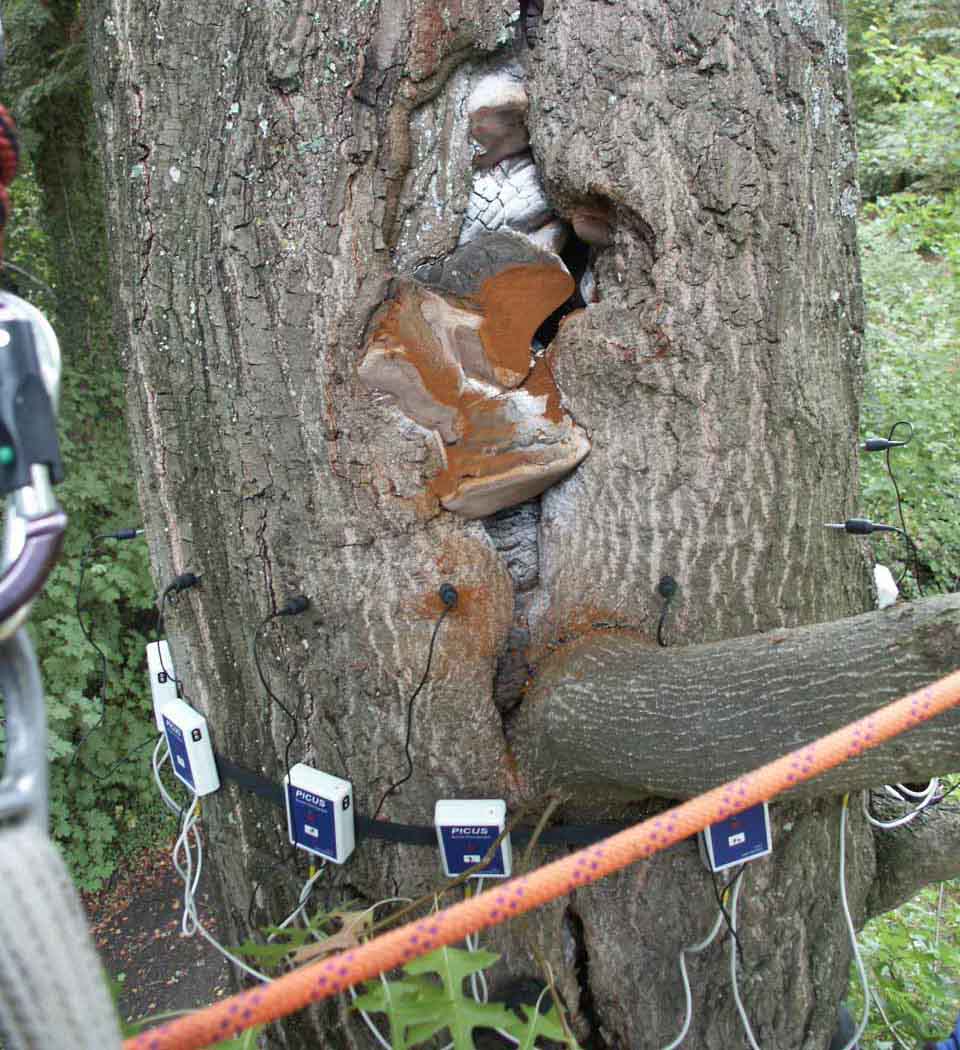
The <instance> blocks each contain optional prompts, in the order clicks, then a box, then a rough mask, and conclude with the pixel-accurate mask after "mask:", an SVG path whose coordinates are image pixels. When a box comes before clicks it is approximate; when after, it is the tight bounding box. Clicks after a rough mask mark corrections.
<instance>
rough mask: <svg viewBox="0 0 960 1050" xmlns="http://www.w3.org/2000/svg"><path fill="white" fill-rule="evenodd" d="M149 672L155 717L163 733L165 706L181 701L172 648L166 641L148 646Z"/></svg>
mask: <svg viewBox="0 0 960 1050" xmlns="http://www.w3.org/2000/svg"><path fill="white" fill-rule="evenodd" d="M147 670H148V671H149V672H150V692H151V693H152V694H153V717H154V720H155V721H156V723H157V730H158V731H159V732H161V733H162V732H163V731H164V730H163V713H162V712H163V705H164V704H166V703H169V702H170V701H171V700H179V699H180V698H179V696H178V695H177V676H176V674H175V673H174V670H173V660H172V659H171V658H170V646H169V645H167V643H166V642H165V641H162V642H151V643H150V644H149V645H148V646H147Z"/></svg>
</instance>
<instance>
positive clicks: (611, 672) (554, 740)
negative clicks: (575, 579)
mask: <svg viewBox="0 0 960 1050" xmlns="http://www.w3.org/2000/svg"><path fill="white" fill-rule="evenodd" d="M958 666H960V595H951V596H948V597H942V598H930V599H926V600H924V601H919V602H914V603H911V604H909V605H899V606H896V607H894V608H891V609H887V610H884V611H882V612H873V613H866V614H863V615H861V616H855V617H851V618H848V619H845V620H838V621H835V622H833V623H827V624H818V625H815V626H812V627H797V628H793V629H790V630H780V631H774V632H768V633H765V634H758V635H753V636H750V637H747V638H738V639H734V640H728V641H724V642H717V643H712V644H708V645H692V646H675V647H668V648H665V649H660V648H656V647H652V646H651V645H650V644H649V643H647V642H645V641H642V640H638V639H637V638H635V637H633V638H632V637H629V636H626V635H623V634H617V633H613V632H606V631H602V630H598V631H596V632H595V633H593V634H592V635H591V636H589V637H585V638H583V639H581V640H580V641H578V642H576V643H574V644H572V645H570V646H561V647H559V648H558V649H557V650H556V651H555V652H554V653H553V654H552V656H551V657H550V658H549V659H548V660H546V661H545V662H544V664H543V667H542V670H541V673H540V674H539V676H538V677H537V679H536V680H535V682H534V683H533V684H532V686H531V687H530V689H529V691H528V694H527V698H526V700H525V701H524V703H523V704H522V705H521V707H520V708H519V710H518V713H517V715H516V717H515V719H514V721H513V723H512V726H511V738H512V740H513V744H514V748H515V750H516V753H517V757H518V758H519V760H520V761H521V762H522V763H523V765H524V766H525V767H526V768H529V769H530V770H535V771H536V773H535V775H534V777H533V779H534V783H550V784H561V785H564V786H567V787H571V788H574V787H575V788H578V789H584V788H587V787H589V786H591V785H593V786H597V785H603V786H604V787H605V788H607V789H613V790H615V791H617V792H620V793H623V794H625V795H627V796H632V797H637V796H642V795H644V794H652V795H665V796H668V797H672V798H682V797H688V796H692V795H695V794H698V793H699V792H701V791H704V790H706V789H707V788H710V787H714V786H715V785H717V784H720V783H723V782H725V781H727V780H731V779H733V778H734V777H737V776H739V775H740V774H742V773H744V772H747V771H748V770H750V769H752V768H755V767H757V766H760V765H762V764H763V763H765V762H769V761H771V760H773V759H774V758H777V757H779V756H780V755H782V754H785V753H787V752H789V751H792V750H794V749H795V748H798V747H801V746H802V745H803V744H806V743H809V742H810V741H812V740H815V739H816V738H818V737H820V736H823V735H825V734H826V733H829V732H832V731H833V730H835V729H839V728H840V727H841V726H843V725H845V724H846V723H848V722H851V721H853V720H854V719H857V718H860V717H862V716H864V715H867V714H869V713H870V712H871V711H873V710H875V709H876V708H878V707H880V706H882V705H883V704H884V703H887V702H889V701H890V700H895V699H897V698H898V697H899V696H901V695H903V694H904V693H907V692H910V691H912V690H914V689H918V688H920V687H921V686H923V685H925V684H927V683H928V682H931V681H933V680H934V679H936V678H938V677H941V676H942V675H944V674H947V673H948V672H950V671H953V670H955V669H956V668H957V667H958ZM956 769H960V710H957V709H955V710H954V711H952V712H950V713H948V714H945V715H942V716H941V717H939V718H937V719H934V720H933V721H931V722H928V723H926V724H925V725H923V726H921V727H919V728H917V729H915V730H912V731H911V732H910V733H909V734H907V735H905V736H903V737H900V738H898V739H897V740H894V741H891V742H890V743H888V744H885V745H883V746H881V747H879V748H876V749H875V750H871V751H868V752H866V753H864V754H863V755H861V756H860V757H858V758H856V759H855V760H853V761H851V762H848V763H845V764H844V765H842V766H840V767H838V768H837V769H834V770H832V771H830V772H828V773H825V774H824V775H823V776H821V777H818V778H817V779H816V780H814V781H811V782H809V783H808V784H806V785H803V786H802V787H799V788H797V789H796V791H794V792H791V795H797V796H817V795H829V794H836V793H838V792H842V791H846V790H853V789H856V788H863V787H869V786H875V785H877V784H883V783H894V782H896V781H904V780H906V781H912V780H923V779H926V778H928V777H929V776H931V775H933V774H936V773H949V772H952V771H954V770H956Z"/></svg>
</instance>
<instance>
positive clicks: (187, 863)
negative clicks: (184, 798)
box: [173, 793, 272, 984]
mask: <svg viewBox="0 0 960 1050" xmlns="http://www.w3.org/2000/svg"><path fill="white" fill-rule="evenodd" d="M199 803H200V798H199V796H198V795H197V794H196V793H194V794H193V799H192V801H191V803H190V806H189V808H188V809H187V812H186V814H185V815H184V819H183V828H182V830H181V832H180V835H179V836H178V838H177V841H176V843H175V844H174V847H173V866H174V868H175V869H176V871H177V874H178V875H179V876H180V878H181V879H183V917H182V919H181V924H180V928H181V930H182V932H183V934H184V936H186V937H192V936H193V935H194V933H196V932H198V931H199V933H200V935H201V936H202V937H203V938H204V939H205V940H206V941H207V942H208V943H209V944H210V945H211V946H212V947H214V948H215V949H216V950H217V951H218V952H219V953H220V954H221V955H222V956H223V957H224V958H225V959H228V960H229V961H230V962H232V963H233V964H234V966H238V967H239V968H240V969H241V970H243V971H244V973H247V974H249V975H250V976H251V977H255V978H256V979H257V980H258V981H263V982H265V983H267V984H269V983H270V981H271V980H272V978H270V977H267V976H266V974H262V973H260V971H259V970H255V969H253V967H252V966H248V965H247V964H246V963H245V962H244V961H243V960H242V959H240V958H238V957H237V956H236V955H234V954H233V953H232V952H229V951H227V949H226V948H224V946H223V945H222V944H221V943H220V942H219V941H218V940H217V939H216V938H215V937H214V936H213V935H212V934H211V933H210V932H209V931H208V930H207V928H206V927H205V926H204V925H203V923H202V922H201V921H200V917H199V915H198V914H197V905H196V896H195V895H196V892H197V886H198V884H199V882H200V873H201V871H202V870H203V842H202V840H201V838H200V834H199V832H198V831H197V827H196V825H197V808H198V806H199ZM191 832H192V833H193V840H194V843H195V844H196V849H197V867H196V872H194V870H193V851H192V850H191V848H190V834H191ZM181 851H182V852H183V855H184V860H183V863H182V864H181V862H180V853H181Z"/></svg>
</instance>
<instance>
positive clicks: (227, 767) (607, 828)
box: [214, 752, 630, 846]
mask: <svg viewBox="0 0 960 1050" xmlns="http://www.w3.org/2000/svg"><path fill="white" fill-rule="evenodd" d="M214 756H215V758H216V760H217V768H218V769H219V771H220V779H221V780H232V781H233V782H234V783H235V784H237V785H238V786H239V787H241V788H242V789H243V790H244V791H249V792H251V793H252V794H254V795H258V796H259V797H260V798H263V799H266V800H267V801H268V802H272V803H273V804H274V805H275V806H276V807H277V808H278V809H283V808H284V801H283V787H282V786H281V785H280V784H277V783H276V782H275V781H273V780H268V779H267V778H266V777H263V776H261V775H260V774H259V773H254V772H253V771H252V770H250V769H245V768H244V767H243V766H238V765H237V764H236V762H231V761H230V759H229V758H225V757H224V756H223V755H221V754H219V753H218V752H214ZM629 826H630V825H628V824H557V825H555V826H553V827H549V828H544V830H543V831H542V832H540V836H539V838H538V839H537V844H538V845H540V846H592V845H593V843H594V842H600V841H601V839H605V838H608V837H609V836H610V835H614V834H616V833H617V832H618V831H623V829H624V828H627V827H629ZM354 830H355V832H356V839H357V842H358V843H360V842H362V841H363V840H364V839H380V840H382V841H383V842H401V843H404V844H405V845H408V846H436V845H437V830H436V828H435V827H433V825H432V824H431V825H423V824H398V823H397V822H396V821H393V820H371V819H370V817H363V816H360V815H359V814H357V815H356V816H355V817H354ZM533 832H534V829H533V828H530V827H520V828H514V829H513V831H511V833H510V837H511V839H512V840H513V841H514V842H515V843H517V845H520V846H522V845H523V844H524V843H526V842H529V841H530V839H531V838H532V837H533Z"/></svg>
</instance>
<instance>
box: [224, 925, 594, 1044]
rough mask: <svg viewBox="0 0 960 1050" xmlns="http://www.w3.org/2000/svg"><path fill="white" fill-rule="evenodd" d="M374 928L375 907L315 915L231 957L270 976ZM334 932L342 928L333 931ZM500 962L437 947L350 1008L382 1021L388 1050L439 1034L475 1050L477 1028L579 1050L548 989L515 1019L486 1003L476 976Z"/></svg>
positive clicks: (274, 930) (367, 988) (271, 931)
mask: <svg viewBox="0 0 960 1050" xmlns="http://www.w3.org/2000/svg"><path fill="white" fill-rule="evenodd" d="M372 924H373V909H371V908H367V909H365V910H362V911H356V910H350V908H349V906H347V907H343V908H339V909H337V910H336V911H333V912H320V913H318V914H317V915H315V916H314V917H313V918H312V919H310V920H308V922H307V923H306V926H305V927H297V926H287V927H279V926H274V927H269V928H268V929H266V930H264V931H263V932H264V934H265V935H266V936H267V938H268V940H267V943H255V942H253V941H247V942H246V943H244V944H242V945H240V947H238V948H235V949H234V951H235V952H236V954H238V955H242V956H244V957H246V958H248V959H250V960H251V961H252V962H253V964H254V965H256V966H258V967H259V968H260V969H261V970H263V971H265V972H267V973H280V972H282V971H283V969H285V968H286V965H287V964H288V963H293V964H297V963H304V962H307V961H309V959H310V958H313V957H316V955H318V954H321V953H323V952H324V951H325V950H328V951H333V950H335V949H336V950H340V949H346V948H350V947H354V946H355V945H356V944H358V943H360V941H361V940H362V939H364V938H365V937H367V936H368V935H369V934H370V933H372ZM332 926H338V927H339V929H338V930H337V931H336V932H334V933H330V932H328V931H329V930H330V929H331V927H332ZM498 959H499V956H498V955H495V954H493V953H492V952H486V951H480V950H477V951H464V950H463V949H460V948H446V947H444V948H439V949H437V951H435V952H431V953H430V954H429V955H425V956H423V957H421V958H419V959H414V960H413V961H412V962H410V963H408V964H407V966H406V967H405V968H404V970H403V971H402V973H401V975H400V976H399V977H397V978H395V979H393V980H391V979H389V978H388V977H386V976H383V977H382V978H381V980H380V981H379V982H378V983H376V982H373V983H370V984H367V985H364V986H362V987H361V994H359V995H358V996H357V998H356V1000H355V1001H354V1004H353V1006H354V1009H356V1010H365V1011H366V1012H367V1013H382V1014H384V1015H386V1019H387V1025H388V1028H389V1035H388V1039H389V1042H390V1045H391V1047H392V1048H393V1050H408V1048H410V1047H413V1046H417V1045H418V1044H420V1043H424V1042H426V1041H427V1040H429V1039H431V1038H432V1037H433V1036H435V1035H437V1034H438V1033H440V1032H443V1031H447V1032H449V1038H450V1039H451V1040H452V1041H453V1046H454V1050H473V1048H474V1040H473V1031H474V1029H476V1028H498V1029H501V1030H502V1031H505V1032H509V1033H510V1034H511V1035H513V1036H514V1037H515V1038H516V1039H517V1040H519V1045H520V1050H533V1047H534V1046H535V1045H536V1043H537V1040H538V1039H545V1040H550V1041H551V1042H555V1043H563V1044H565V1045H567V1046H569V1047H570V1050H578V1047H577V1045H576V1043H575V1042H574V1041H573V1039H572V1037H571V1036H569V1035H568V1033H567V1030H566V1028H565V1026H564V1024H563V1023H562V1022H561V1020H560V1019H559V1018H558V1016H557V1011H556V1008H555V1007H554V1006H553V1004H552V1000H551V997H550V993H549V991H547V990H546V989H545V990H544V993H543V995H542V996H541V999H540V1002H539V1003H538V1004H537V1007H536V1008H534V1007H531V1008H529V1009H527V1011H526V1013H527V1016H526V1017H521V1016H519V1015H517V1014H516V1013H512V1012H511V1011H510V1010H508V1009H507V1008H506V1006H504V1004H503V1003H494V1002H486V1001H485V1000H486V984H485V982H484V981H481V980H480V979H479V978H480V976H481V975H482V972H483V971H484V970H486V969H488V968H489V967H490V966H492V965H493V964H494V963H495V962H496V961H497V960H498ZM465 982H467V984H468V987H469V991H466V992H465V990H464V983H465ZM481 990H482V991H481ZM478 991H480V994H479V995H478V994H477V992H478Z"/></svg>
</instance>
